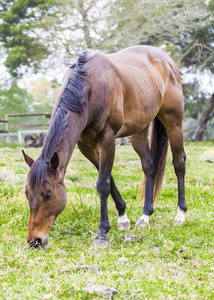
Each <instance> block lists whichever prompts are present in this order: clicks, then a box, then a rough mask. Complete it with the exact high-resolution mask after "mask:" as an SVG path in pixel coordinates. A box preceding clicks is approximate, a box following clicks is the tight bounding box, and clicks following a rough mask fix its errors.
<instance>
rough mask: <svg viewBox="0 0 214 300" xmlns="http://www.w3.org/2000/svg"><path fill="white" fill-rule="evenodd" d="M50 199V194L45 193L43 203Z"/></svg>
mask: <svg viewBox="0 0 214 300" xmlns="http://www.w3.org/2000/svg"><path fill="white" fill-rule="evenodd" d="M50 198H51V193H47V194H45V196H44V199H45V201H47V200H49V199H50Z"/></svg>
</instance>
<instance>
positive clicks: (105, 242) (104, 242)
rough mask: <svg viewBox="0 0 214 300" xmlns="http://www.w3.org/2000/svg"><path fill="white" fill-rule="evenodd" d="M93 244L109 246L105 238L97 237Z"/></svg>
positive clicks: (103, 246)
mask: <svg viewBox="0 0 214 300" xmlns="http://www.w3.org/2000/svg"><path fill="white" fill-rule="evenodd" d="M93 245H94V246H99V247H102V248H105V247H108V240H107V239H104V238H95V239H94V241H93Z"/></svg>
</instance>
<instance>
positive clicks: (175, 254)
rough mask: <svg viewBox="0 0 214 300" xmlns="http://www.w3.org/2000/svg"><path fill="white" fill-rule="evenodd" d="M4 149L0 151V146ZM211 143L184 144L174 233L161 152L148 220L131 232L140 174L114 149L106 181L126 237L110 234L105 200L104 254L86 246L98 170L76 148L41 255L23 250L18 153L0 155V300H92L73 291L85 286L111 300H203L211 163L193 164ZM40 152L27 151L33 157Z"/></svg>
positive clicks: (208, 260)
mask: <svg viewBox="0 0 214 300" xmlns="http://www.w3.org/2000/svg"><path fill="white" fill-rule="evenodd" d="M3 146H4V145H3ZM213 147H214V144H213V143H200V144H199V143H195V144H191V143H189V144H186V145H185V150H186V153H187V176H186V197H187V204H188V213H187V221H186V224H185V225H183V226H178V227H177V226H173V222H174V217H175V214H176V204H177V183H176V178H175V175H174V171H173V166H172V164H171V155H170V153H169V156H168V160H167V168H166V179H165V182H164V184H163V187H162V190H161V195H160V197H159V199H158V201H157V203H156V204H155V211H154V214H153V215H152V217H151V218H150V226H148V227H144V228H136V227H135V222H136V220H137V219H138V218H139V216H140V215H141V213H142V207H143V204H142V203H139V200H138V199H136V195H137V193H138V189H139V185H140V182H141V179H142V171H141V167H140V162H139V159H138V157H137V155H136V153H135V152H134V151H133V150H132V149H131V148H130V147H129V146H123V147H118V148H117V150H116V160H115V164H114V169H113V176H114V178H115V181H116V183H117V186H118V188H119V190H120V191H121V194H122V196H123V197H124V199H125V200H126V202H127V214H128V216H129V218H130V221H131V229H130V232H129V234H132V235H134V236H136V237H137V238H136V239H135V240H134V241H129V240H125V239H124V234H127V233H126V232H120V231H118V230H117V229H116V222H117V213H116V209H115V206H114V204H113V201H112V199H111V198H110V199H109V201H108V210H109V219H110V223H111V229H110V231H109V233H108V239H109V242H110V245H109V247H107V248H104V249H101V248H96V247H93V246H92V241H93V238H94V237H95V235H96V233H97V230H98V225H99V214H100V203H99V197H98V195H97V193H96V191H95V184H96V180H97V172H96V170H95V168H94V167H93V166H92V165H91V164H89V163H88V162H87V161H86V159H85V158H84V157H83V156H82V155H81V154H80V153H79V151H78V150H77V149H75V151H74V154H73V157H72V160H71V162H70V164H69V166H68V170H67V174H66V187H67V191H68V203H67V207H66V210H65V211H64V212H63V213H62V214H61V215H60V216H59V217H58V219H57V221H56V223H55V224H54V226H53V228H52V230H51V232H50V239H49V244H48V246H47V247H46V248H44V249H31V248H30V247H29V246H28V245H27V243H26V234H27V229H28V217H29V208H28V204H27V201H26V199H25V195H24V189H23V186H24V182H25V179H26V174H27V171H28V168H27V166H26V165H25V163H24V162H23V158H22V155H21V147H20V146H19V147H16V148H14V149H13V152H11V151H9V150H7V152H2V151H0V158H1V159H0V197H1V201H0V208H1V212H2V213H1V216H0V266H1V267H0V278H1V280H0V289H1V298H2V299H100V297H99V296H98V295H95V294H94V295H91V296H90V295H87V293H86V292H84V291H83V290H82V288H83V287H84V286H86V284H88V283H94V284H99V285H107V286H111V287H115V288H116V289H117V290H118V293H117V294H116V296H115V299H124V300H125V299H126V300H128V299H130V300H131V299H212V298H213V297H214V294H213V282H214V277H213V248H214V238H213V218H214V210H213V184H214V173H213V164H210V163H203V162H201V161H200V156H201V155H202V153H203V152H204V151H207V150H209V149H211V148H212V149H213ZM40 151H41V149H28V150H27V153H28V154H29V155H30V156H32V157H34V158H35V157H37V156H38V154H39V153H40Z"/></svg>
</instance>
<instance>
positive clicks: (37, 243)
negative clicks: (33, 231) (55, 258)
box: [27, 237, 48, 248]
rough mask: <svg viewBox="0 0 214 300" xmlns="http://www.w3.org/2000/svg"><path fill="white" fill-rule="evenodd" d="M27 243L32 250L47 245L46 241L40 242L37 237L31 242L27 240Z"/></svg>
mask: <svg viewBox="0 0 214 300" xmlns="http://www.w3.org/2000/svg"><path fill="white" fill-rule="evenodd" d="M27 242H28V244H29V245H30V246H31V247H32V248H39V247H44V246H46V245H47V243H48V240H47V241H42V239H41V238H39V237H35V238H34V239H33V240H32V241H30V242H29V241H28V239H27Z"/></svg>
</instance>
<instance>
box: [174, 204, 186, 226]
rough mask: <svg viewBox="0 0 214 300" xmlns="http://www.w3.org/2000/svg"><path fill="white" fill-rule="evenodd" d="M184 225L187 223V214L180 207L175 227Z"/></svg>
mask: <svg viewBox="0 0 214 300" xmlns="http://www.w3.org/2000/svg"><path fill="white" fill-rule="evenodd" d="M184 223H185V212H184V211H183V210H181V209H180V207H179V206H178V208H177V215H176V217H175V222H174V225H182V224H184Z"/></svg>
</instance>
